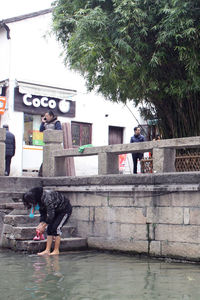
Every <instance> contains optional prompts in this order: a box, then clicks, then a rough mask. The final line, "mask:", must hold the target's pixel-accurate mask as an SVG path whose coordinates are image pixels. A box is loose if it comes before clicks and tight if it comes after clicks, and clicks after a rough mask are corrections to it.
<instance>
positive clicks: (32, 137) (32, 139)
mask: <svg viewBox="0 0 200 300" xmlns="http://www.w3.org/2000/svg"><path fill="white" fill-rule="evenodd" d="M40 123H41V116H38V115H30V114H24V144H25V145H35V146H42V145H43V144H44V143H43V133H42V132H40V131H39V128H40Z"/></svg>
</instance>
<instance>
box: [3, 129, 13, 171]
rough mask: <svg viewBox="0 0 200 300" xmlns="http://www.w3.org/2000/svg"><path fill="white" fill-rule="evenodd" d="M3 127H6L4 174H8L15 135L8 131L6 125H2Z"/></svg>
mask: <svg viewBox="0 0 200 300" xmlns="http://www.w3.org/2000/svg"><path fill="white" fill-rule="evenodd" d="M3 128H5V129H6V141H5V144H6V151H5V176H9V175H10V164H11V159H12V157H13V156H14V155H15V136H14V134H12V133H11V132H10V131H9V127H8V125H3Z"/></svg>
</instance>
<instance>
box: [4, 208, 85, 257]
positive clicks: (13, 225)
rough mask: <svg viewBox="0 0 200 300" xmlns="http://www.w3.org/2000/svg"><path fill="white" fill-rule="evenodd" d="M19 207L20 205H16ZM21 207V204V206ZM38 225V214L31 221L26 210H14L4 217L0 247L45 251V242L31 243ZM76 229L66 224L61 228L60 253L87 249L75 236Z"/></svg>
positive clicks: (33, 251) (31, 251) (32, 251)
mask: <svg viewBox="0 0 200 300" xmlns="http://www.w3.org/2000/svg"><path fill="white" fill-rule="evenodd" d="M18 204H19V206H21V204H22V203H18ZM22 205H23V204H22ZM15 206H16V205H15ZM38 224H39V214H38V215H37V214H36V215H35V217H34V218H33V219H31V218H30V217H29V215H28V212H27V210H23V209H19V208H18V209H17V208H15V209H14V210H13V211H12V212H11V213H9V214H8V215H6V216H5V217H4V224H3V230H2V236H1V247H2V248H9V249H12V250H14V251H22V252H28V253H37V252H40V251H43V250H44V249H45V244H46V240H44V241H33V237H34V236H35V228H36V226H37V225H38ZM76 234H77V233H76V228H75V227H74V226H73V225H69V224H67V225H66V226H64V227H63V234H62V238H61V244H60V251H61V252H62V251H69V250H81V249H86V248H87V240H86V239H85V238H80V237H77V236H76Z"/></svg>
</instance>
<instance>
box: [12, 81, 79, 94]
mask: <svg viewBox="0 0 200 300" xmlns="http://www.w3.org/2000/svg"><path fill="white" fill-rule="evenodd" d="M16 82H17V86H18V87H19V92H20V93H21V94H31V95H36V96H46V97H52V98H58V99H71V98H72V97H73V96H75V95H76V93H77V91H76V90H70V89H65V88H61V87H54V86H48V85H43V84H39V83H30V82H24V81H18V80H17V81H16Z"/></svg>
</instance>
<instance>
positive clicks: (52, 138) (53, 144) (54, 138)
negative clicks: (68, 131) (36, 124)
mask: <svg viewBox="0 0 200 300" xmlns="http://www.w3.org/2000/svg"><path fill="white" fill-rule="evenodd" d="M44 142H45V145H44V147H43V177H53V176H56V175H59V174H58V173H59V170H56V169H57V164H56V162H55V158H54V156H53V151H54V150H61V149H63V146H62V144H61V143H62V142H63V132H62V130H45V131H44ZM59 162H60V159H59ZM59 165H62V166H64V165H65V160H64V158H63V164H61V163H59ZM62 171H63V170H62ZM61 175H62V174H61Z"/></svg>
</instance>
